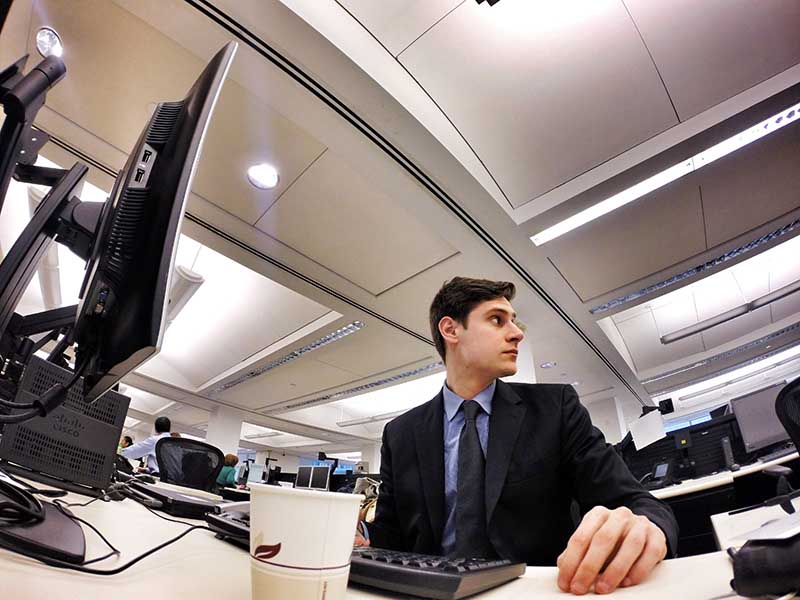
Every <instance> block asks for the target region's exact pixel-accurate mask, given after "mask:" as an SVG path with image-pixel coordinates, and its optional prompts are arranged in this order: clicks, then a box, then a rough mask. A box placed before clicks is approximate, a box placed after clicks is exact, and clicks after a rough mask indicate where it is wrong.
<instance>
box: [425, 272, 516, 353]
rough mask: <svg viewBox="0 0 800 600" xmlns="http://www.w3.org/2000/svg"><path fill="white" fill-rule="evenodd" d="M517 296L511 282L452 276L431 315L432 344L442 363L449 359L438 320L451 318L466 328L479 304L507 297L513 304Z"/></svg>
mask: <svg viewBox="0 0 800 600" xmlns="http://www.w3.org/2000/svg"><path fill="white" fill-rule="evenodd" d="M514 294H516V288H515V287H514V284H513V283H511V282H510V281H491V280H489V279H471V278H469V277H453V279H451V280H450V281H445V282H444V284H443V285H442V287H441V289H440V290H439V291H438V292H437V293H436V296H435V297H434V298H433V302H431V309H430V313H429V316H430V323H431V335H432V336H433V343H434V344H435V345H436V350H437V352H439V355H440V356H441V357H442V360H445V361H446V360H447V357H446V356H445V350H446V348H445V344H444V338H443V337H442V334H441V333H439V321H441V320H442V319H443V318H444V317H450V318H452V319H453V320H455V321H458V322H459V323H461V324H462V325H463V326H464V327H465V328H466V326H467V317H468V316H469V313H470V312H471V311H472V309H473V308H475V307H476V306H478V304H480V303H481V302H486V301H487V300H495V299H496V298H505V299H506V300H508V301H509V302H510V301H511V300H513V298H514Z"/></svg>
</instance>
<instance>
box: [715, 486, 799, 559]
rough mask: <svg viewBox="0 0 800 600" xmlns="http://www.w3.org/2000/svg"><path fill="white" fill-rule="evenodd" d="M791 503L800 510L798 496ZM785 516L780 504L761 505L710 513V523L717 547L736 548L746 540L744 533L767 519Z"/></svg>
mask: <svg viewBox="0 0 800 600" xmlns="http://www.w3.org/2000/svg"><path fill="white" fill-rule="evenodd" d="M792 504H793V505H794V507H795V509H796V510H799V511H800V498H795V499H794V500H793V501H792ZM785 516H786V513H785V512H784V511H783V509H782V508H781V507H780V506H762V507H761V508H754V509H753V510H748V511H747V512H743V513H739V514H736V515H731V514H728V513H719V514H717V515H711V524H712V525H713V527H714V537H716V538H717V546H718V547H719V548H722V549H726V548H729V547H731V546H734V547H736V548H738V547H739V546H741V545H742V544H744V543H745V542H746V541H747V537H746V536H745V535H744V534H746V533H749V532H750V531H753V530H754V529H757V528H759V527H761V526H762V525H764V524H766V523H767V521H772V520H774V519H780V518H781V517H785Z"/></svg>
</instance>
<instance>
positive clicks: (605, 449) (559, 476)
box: [356, 277, 678, 594]
mask: <svg viewBox="0 0 800 600" xmlns="http://www.w3.org/2000/svg"><path fill="white" fill-rule="evenodd" d="M514 293H515V289H514V284H512V283H509V282H495V281H488V280H480V279H468V278H463V277H456V278H454V279H452V280H451V281H449V282H447V283H445V284H444V286H443V287H442V288H441V290H439V292H438V293H437V295H436V297H435V298H434V300H433V303H432V305H431V308H430V323H431V332H432V334H433V338H434V342H435V343H436V348H437V350H438V351H439V354H441V356H442V358H443V359H444V361H445V365H446V369H447V380H446V382H445V385H444V387H443V389H442V391H441V392H440V393H439V394H438V395H437V396H436V397H435V398H433V399H432V400H430V401H429V402H427V403H425V404H423V405H422V406H419V407H417V408H415V409H412V410H410V411H408V412H407V413H405V414H403V415H401V416H400V417H397V418H396V419H394V420H393V421H391V422H390V423H388V424H387V425H386V427H385V429H384V432H383V445H382V448H381V487H380V495H379V499H378V506H377V511H376V517H375V521H374V522H373V523H371V524H369V526H368V528H366V529H364V530H363V531H362V533H364V534H367V533H368V536H369V541H367V540H366V539H365V538H364V537H362V535H361V534H359V535H357V536H356V543H371V544H372V545H374V546H377V547H385V548H394V549H398V550H408V551H414V552H420V553H426V554H442V555H452V556H483V557H495V556H499V557H501V558H507V559H511V560H515V561H524V562H526V563H528V564H531V565H548V564H557V565H558V568H559V574H558V585H559V587H560V588H561V589H562V590H564V591H571V592H572V593H575V594H584V593H586V592H587V591H589V589H590V588H591V586H592V585H594V590H595V592H597V593H609V592H611V591H613V590H614V589H616V588H617V587H619V586H629V585H634V584H636V583H639V582H640V581H642V580H643V579H644V578H645V577H646V576H647V575H648V574H649V573H650V572H651V571H652V569H653V568H654V567H655V566H656V564H657V563H659V562H660V561H661V560H662V559H663V558H664V557H665V556H666V555H667V553H668V552H669V551H670V550H671V551H672V554H674V549H675V547H676V544H677V530H678V527H677V523H676V521H675V517H674V515H673V514H672V511H671V510H670V509H669V507H668V506H666V505H665V504H663V503H662V502H660V501H658V500H657V499H655V498H654V497H653V496H652V495H651V494H649V493H648V492H647V491H646V490H645V489H644V488H643V487H642V486H641V485H639V483H638V482H637V481H636V480H635V479H634V477H633V476H632V475H631V473H630V471H629V470H628V468H627V467H626V465H625V464H624V463H623V462H622V460H621V459H620V458H619V457H618V456H617V454H616V453H615V452H614V450H613V449H612V448H611V447H610V446H609V445H608V444H606V442H605V440H604V438H603V435H602V433H600V431H599V430H598V429H596V428H595V427H593V426H592V423H591V420H590V418H589V414H588V412H587V411H586V409H585V408H584V407H583V406H582V405H581V404H580V402H579V401H578V396H577V394H576V393H575V390H574V389H573V388H572V387H571V386H567V385H537V384H517V383H513V384H507V383H504V382H502V381H500V380H499V378H500V377H505V376H509V375H513V374H514V373H516V371H517V365H516V362H517V349H518V345H519V343H520V342H521V341H522V338H523V335H524V334H523V332H522V330H521V329H520V327H519V325H518V324H517V322H516V313H515V312H514V309H513V307H512V305H511V300H512V299H513V297H514ZM573 500H575V501H577V503H578V506H579V507H580V509H581V514H583V518H582V520H581V522H580V525H579V526H578V527H577V529H576V528H575V525H576V524H575V522H574V520H573V518H572V511H571V506H572V502H573Z"/></svg>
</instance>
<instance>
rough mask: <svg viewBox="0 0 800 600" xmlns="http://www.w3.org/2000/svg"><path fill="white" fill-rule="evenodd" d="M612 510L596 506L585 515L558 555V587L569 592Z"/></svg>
mask: <svg viewBox="0 0 800 600" xmlns="http://www.w3.org/2000/svg"><path fill="white" fill-rule="evenodd" d="M610 512H611V511H609V510H608V509H606V508H603V507H595V508H593V509H592V510H590V511H589V512H588V513H586V515H585V516H584V517H583V520H582V521H581V524H580V526H578V528H577V529H576V530H575V533H573V534H572V537H570V538H569V542H567V548H566V550H564V552H562V553H561V555H560V556H559V557H558V561H557V562H556V564H557V565H558V587H559V588H561V590H562V591H564V592H568V591H569V589H570V588H569V586H570V583H571V582H572V579H573V577H575V572H576V571H577V569H578V565H580V563H581V561H582V560H583V557H584V555H585V554H586V551H587V550H588V548H589V544H591V543H592V538H593V537H594V535H595V533H597V531H598V530H599V529H600V528H601V527H602V526H603V524H604V523H605V522H606V520H607V519H608V515H609V514H610Z"/></svg>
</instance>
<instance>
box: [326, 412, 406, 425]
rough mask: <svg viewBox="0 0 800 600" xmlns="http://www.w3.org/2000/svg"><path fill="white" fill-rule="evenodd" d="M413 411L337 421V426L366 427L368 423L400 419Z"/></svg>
mask: <svg viewBox="0 0 800 600" xmlns="http://www.w3.org/2000/svg"><path fill="white" fill-rule="evenodd" d="M409 410H411V409H410V408H407V409H405V410H396V411H394V412H390V413H383V414H381V415H373V416H371V417H364V418H363V419H351V420H349V421H337V422H336V424H337V425H338V426H339V427H352V426H353V425H366V424H367V423H375V422H377V421H388V420H389V419H394V418H395V417H399V416H400V415H402V414H403V413H406V412H408V411H409Z"/></svg>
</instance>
